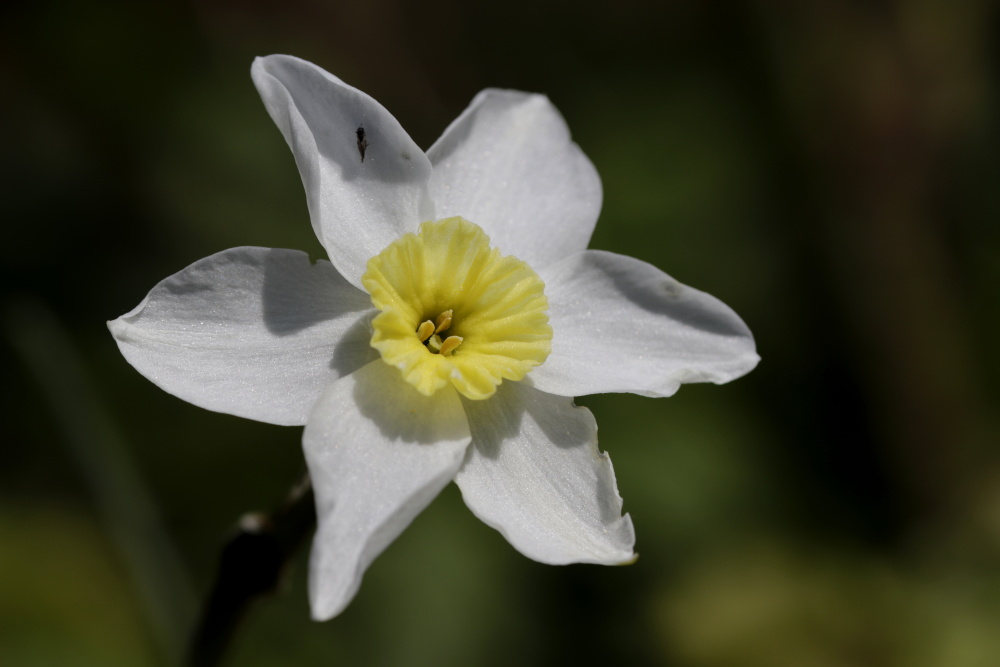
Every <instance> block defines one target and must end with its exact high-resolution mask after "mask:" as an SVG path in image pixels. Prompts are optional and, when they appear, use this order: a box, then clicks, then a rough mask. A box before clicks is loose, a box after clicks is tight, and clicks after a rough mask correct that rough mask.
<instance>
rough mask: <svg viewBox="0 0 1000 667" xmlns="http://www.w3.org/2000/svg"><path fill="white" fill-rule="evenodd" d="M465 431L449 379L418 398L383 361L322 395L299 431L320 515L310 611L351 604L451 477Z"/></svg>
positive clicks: (328, 613)
mask: <svg viewBox="0 0 1000 667" xmlns="http://www.w3.org/2000/svg"><path fill="white" fill-rule="evenodd" d="M469 439H470V436H469V427H468V423H467V422H466V419H465V414H464V413H463V411H462V404H461V402H460V401H459V399H458V394H457V393H456V392H455V391H454V390H453V389H452V388H451V387H447V388H446V389H444V390H441V391H439V392H437V393H436V394H435V395H434V396H432V397H427V396H424V395H422V394H420V393H418V392H417V390H416V389H414V388H413V387H412V386H411V385H409V384H408V383H406V382H405V381H404V380H403V379H402V376H401V375H400V373H399V371H398V370H397V369H395V368H393V367H391V366H389V365H388V364H386V363H384V362H382V361H381V360H379V361H374V362H372V363H370V364H368V365H367V366H365V367H364V368H362V369H361V370H359V371H357V372H356V373H354V374H352V375H350V376H348V377H346V378H343V379H341V380H338V381H337V382H335V383H334V384H333V386H331V387H330V389H329V390H328V391H327V392H326V393H325V394H323V397H322V398H321V399H320V400H319V402H318V403H317V404H316V409H315V410H314V411H313V413H312V415H311V416H310V417H309V423H308V424H306V429H305V435H304V436H303V438H302V442H303V445H304V447H305V453H306V461H307V462H308V464H309V474H310V476H311V477H312V483H313V488H314V489H315V491H316V511H317V513H318V516H319V521H318V527H317V530H316V537H315V539H314V540H313V548H312V557H311V560H310V566H309V568H310V569H309V595H310V599H311V602H312V614H313V618H315V619H316V620H326V619H328V618H332V617H333V616H336V615H337V614H339V613H340V612H341V611H342V610H343V609H344V607H346V606H347V603H348V602H350V601H351V598H353V597H354V594H355V593H357V591H358V587H359V586H360V585H361V577H362V575H363V574H364V572H365V570H366V569H367V568H368V566H369V565H370V564H371V562H372V561H373V560H374V559H375V557H376V556H378V555H379V554H380V553H382V551H383V550H384V549H385V548H386V547H387V546H388V545H389V543H390V542H392V541H393V540H394V539H396V536H398V535H399V534H400V533H401V532H402V531H403V529H404V528H406V527H407V526H408V525H409V524H410V522H411V521H413V519H414V517H416V516H417V514H419V513H420V511H421V510H423V509H424V507H426V506H427V505H428V504H429V503H430V501H431V500H433V499H434V497H435V496H436V495H437V494H438V492H439V491H440V490H441V489H442V488H444V486H445V485H446V484H448V482H449V481H451V479H452V478H453V477H454V476H455V472H456V471H457V470H458V468H459V466H460V465H461V464H462V459H463V457H464V455H465V450H466V449H467V447H468V444H469Z"/></svg>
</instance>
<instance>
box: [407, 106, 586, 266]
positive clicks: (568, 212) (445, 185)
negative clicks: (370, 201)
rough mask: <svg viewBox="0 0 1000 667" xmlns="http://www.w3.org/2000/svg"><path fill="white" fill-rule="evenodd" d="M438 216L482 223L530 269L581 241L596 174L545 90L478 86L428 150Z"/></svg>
mask: <svg viewBox="0 0 1000 667" xmlns="http://www.w3.org/2000/svg"><path fill="white" fill-rule="evenodd" d="M427 155H428V157H430V159H431V162H432V163H433V164H434V173H433V174H432V175H431V193H432V195H433V197H434V205H435V207H436V212H437V217H439V218H446V217H450V216H453V215H460V216H462V217H464V218H466V219H467V220H470V221H472V222H474V223H476V224H477V225H479V226H480V227H482V228H483V229H484V230H485V231H486V233H487V234H488V235H489V237H490V239H491V240H492V241H493V244H494V245H495V246H496V247H498V248H500V250H501V252H503V253H504V254H505V255H514V256H516V257H517V258H518V259H521V260H524V261H526V262H527V263H528V264H530V265H531V266H532V267H534V268H535V269H536V270H537V269H538V268H540V267H543V266H546V265H547V264H550V263H552V262H554V261H556V260H558V259H561V258H563V257H565V256H566V255H567V254H572V253H576V252H579V251H581V250H583V249H584V248H586V247H587V244H588V243H589V242H590V235H591V233H593V231H594V225H595V224H596V222H597V216H598V214H599V213H600V210H601V179H600V177H598V175H597V170H595V169H594V165H593V164H591V162H590V160H588V159H587V156H586V155H584V154H583V151H581V150H580V147H579V146H577V145H576V144H575V143H573V142H572V141H571V140H570V136H569V129H568V128H567V127H566V122H565V121H564V120H563V119H562V116H560V115H559V112H558V111H557V110H556V108H555V107H554V106H552V103H551V102H549V100H548V98H547V97H545V96H544V95H530V94H527V93H520V92H516V91H510V90H484V91H483V92H481V93H479V95H477V96H476V99H474V100H473V101H472V104H471V105H470V106H469V108H468V109H466V110H465V111H464V112H463V113H462V115H461V116H459V117H458V119H456V120H455V122H453V123H452V124H451V125H450V126H449V127H448V129H447V130H445V132H444V134H443V135H442V136H441V138H440V139H438V140H437V142H436V143H435V144H434V145H433V146H432V147H431V148H430V150H429V151H427Z"/></svg>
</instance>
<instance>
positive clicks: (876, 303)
mask: <svg viewBox="0 0 1000 667" xmlns="http://www.w3.org/2000/svg"><path fill="white" fill-rule="evenodd" d="M995 4H996V3H992V2H987V1H985V0H958V1H955V2H944V1H943V0H941V1H934V0H906V1H899V2H878V3H857V2H836V1H831V0H816V1H813V2H780V1H769V0H743V1H741V2H723V1H721V0H707V1H697V0H681V1H675V2H652V1H644V0H618V1H617V2H550V3H545V2H537V1H535V2H528V1H525V0H508V1H507V2H503V3H496V4H486V3H470V2H460V1H459V0H429V1H425V2H420V3H417V2H404V1H403V0H378V1H375V2H339V3H338V2H321V1H320V0H312V1H309V0H291V1H289V2H284V3H267V2H253V1H251V2H237V1H236V0H218V1H210V2H209V1H207V2H176V3H166V2H155V1H154V2H145V3H130V2H109V1H107V0H89V1H88V2H77V1H72V0H62V1H45V0H40V1H36V2H27V1H17V0H14V1H12V2H10V3H7V5H6V7H5V8H4V9H3V10H0V12H2V13H0V86H2V90H3V92H2V94H0V95H2V100H3V103H2V105H0V122H2V127H3V134H4V140H3V146H2V149H0V169H2V172H0V183H2V185H0V187H2V188H3V190H2V198H0V207H2V208H0V210H2V221H3V225H4V235H3V242H2V244H0V271H2V273H0V276H2V280H0V284H2V296H0V299H2V302H0V315H2V325H3V328H2V334H3V335H2V338H0V341H2V342H0V350H2V355H0V364H2V367H0V371H2V384H0V391H2V394H0V405H2V411H3V412H2V415H3V436H2V439H3V444H2V450H0V451H2V459H0V664H2V665H4V666H16V667H22V666H35V665H38V666H42V665H44V666H50V665H74V666H76V665H101V666H117V665H124V666H133V665H134V666H140V667H142V666H145V665H151V666H160V665H168V664H170V663H171V662H172V661H173V660H175V659H176V657H177V655H178V654H179V652H180V650H181V647H182V645H183V642H184V635H185V634H186V633H187V631H188V628H189V627H190V625H191V623H192V622H193V619H194V617H195V614H196V608H197V601H198V600H199V599H200V598H202V597H203V596H204V594H205V591H206V590H207V588H208V586H209V584H210V582H211V579H212V575H213V572H214V569H215V565H216V559H217V556H218V552H219V548H220V547H221V545H222V544H223V543H224V541H225V539H226V536H227V534H228V531H230V530H231V528H232V526H233V525H234V523H235V521H236V519H237V518H238V517H239V516H240V515H241V514H242V513H243V512H246V511H248V510H254V509H261V510H267V509H269V508H272V507H274V506H275V505H276V504H278V503H279V502H280V501H281V499H282V498H283V497H284V495H285V493H286V491H287V490H288V488H289V487H290V486H291V485H292V484H293V483H294V482H295V481H296V480H297V478H298V477H299V475H300V474H301V472H302V469H303V460H302V455H301V452H300V449H299V438H300V434H301V429H298V428H279V427H274V426H267V425H262V424H256V423H253V422H249V421H244V420H240V419H237V418H234V417H230V416H225V415H217V414H212V413H209V412H206V411H202V410H200V409H197V408H194V407H192V406H189V405H187V404H185V403H183V402H182V401H180V400H178V399H175V398H173V397H171V396H169V395H167V394H166V393H164V392H162V391H160V390H159V389H157V388H156V387H154V386H153V385H152V384H151V383H150V382H148V381H146V380H145V379H143V378H142V377H141V376H140V375H139V374H138V373H136V372H135V371H134V370H132V368H131V367H129V366H128V364H127V363H126V362H125V361H124V360H123V359H122V357H121V356H120V355H119V353H118V351H117V349H116V347H115V345H114V343H113V341H112V339H111V337H110V335H109V334H108V333H107V330H106V329H105V324H104V322H105V320H108V319H112V318H114V317H117V316H118V315H120V314H122V313H124V312H125V311H127V310H130V309H131V308H132V307H134V306H135V305H136V304H137V303H138V302H139V301H140V300H141V299H142V298H143V297H144V296H145V294H146V292H147V291H148V290H149V289H150V288H151V287H152V286H153V285H154V284H155V283H156V282H157V281H159V280H160V279H162V278H164V277H166V276H167V275H169V274H171V273H173V272H175V271H177V270H179V269H181V268H182V267H184V266H186V265H187V264H189V263H191V262H193V261H195V260H197V259H199V258H201V257H204V256H206V255H208V254H211V253H214V252H216V251H219V250H222V249H225V248H229V247H233V246H237V245H258V246H269V247H288V248H299V249H305V250H308V251H310V252H312V253H314V254H315V255H318V256H322V254H323V253H322V250H321V249H320V247H319V245H318V243H317V242H316V240H315V238H314V237H313V236H312V232H311V230H310V226H309V222H308V219H307V214H306V207H305V198H304V197H303V194H302V191H301V184H300V182H299V177H298V173H297V171H296V169H295V166H294V163H293V161H292V157H291V154H290V152H289V151H288V149H287V147H286V146H285V144H284V141H283V140H282V138H281V135H280V134H279V132H278V130H277V129H276V128H275V127H274V126H273V125H272V123H271V121H270V119H269V118H268V116H267V114H266V112H265V111H264V108H263V105H262V104H261V103H260V101H259V99H258V97H257V93H256V91H255V89H254V87H253V85H252V83H251V81H250V77H249V67H250V63H251V61H252V59H253V57H254V56H256V55H264V54H269V53H291V54H294V55H297V56H300V57H303V58H305V59H308V60H311V61H313V62H315V63H317V64H319V65H320V66H322V67H324V68H326V69H328V70H329V71H331V72H334V73H335V74H337V75H338V76H340V77H342V78H343V79H344V80H346V81H347V82H349V83H351V84H352V85H354V86H357V87H359V88H361V89H362V90H364V91H366V92H368V93H369V94H371V95H372V96H373V97H375V98H376V99H378V100H379V101H380V102H382V103H383V104H384V105H385V106H386V107H387V108H388V109H389V110H390V111H391V112H392V113H393V114H394V115H395V116H396V117H397V118H398V119H399V120H400V122H401V123H402V124H403V126H404V127H405V128H406V129H407V130H408V131H409V132H410V134H411V136H413V138H414V139H415V140H416V142H417V143H418V144H419V145H421V146H424V147H427V146H429V145H430V144H431V143H432V142H433V141H434V139H435V138H436V137H437V136H438V134H439V133H440V132H441V131H442V130H443V128H444V127H445V126H446V125H447V124H448V123H449V122H450V121H451V120H452V119H453V118H454V117H455V116H457V115H458V114H459V112H461V111H462V109H463V108H464V107H465V105H466V104H467V103H468V102H469V101H470V100H471V99H472V97H473V96H474V95H475V93H476V92H478V91H479V90H480V89H482V88H484V87H488V86H497V87H509V88H517V89H522V90H529V91H538V92H544V93H547V94H548V95H549V96H550V97H551V99H552V100H553V102H554V103H555V104H556V105H557V106H558V107H559V109H560V110H561V111H562V113H563V114H564V115H565V116H566V119H567V121H568V122H569V125H570V128H571V129H572V131H573V134H574V137H575V139H576V141H577V142H578V143H579V144H580V145H581V146H582V148H583V150H584V151H585V152H586V153H587V154H588V155H589V156H590V158H591V159H592V160H593V162H594V163H595V164H596V166H597V169H598V171H599V172H600V173H601V176H602V178H603V182H604V192H605V203H604V209H603V213H602V217H601V222H600V223H599V225H598V229H597V232H596V234H595V235H594V239H593V242H592V247H596V248H603V249H607V250H612V251H616V252H621V253H625V254H629V255H633V256H636V257H639V258H642V259H644V260H647V261H649V262H651V263H653V264H655V265H657V266H659V267H661V268H663V269H664V270H666V271H667V272H668V273H670V274H671V275H673V276H674V277H675V278H677V279H679V280H681V281H682V282H685V283H688V284H690V285H693V286H695V287H697V288H699V289H702V290H705V291H708V292H710V293H712V294H714V295H715V296H717V297H719V298H721V299H722V300H723V301H725V302H726V303H728V304H729V305H730V306H732V307H733V308H734V309H735V310H736V312H738V313H739V314H740V315H741V316H742V317H743V318H744V319H745V320H746V322H747V323H748V324H749V326H750V328H751V329H752V330H753V332H754V334H755V336H756V338H757V342H758V347H759V351H760V354H761V356H762V358H763V361H762V363H761V365H760V366H759V368H758V369H757V370H755V371H754V372H753V373H751V374H750V375H749V376H747V377H746V378H744V379H741V380H739V381H737V382H734V383H732V384H730V385H727V386H723V387H715V386H708V385H706V386H703V385H695V386H688V387H685V388H683V389H682V390H681V392H680V393H679V394H678V395H677V396H675V397H673V398H670V399H662V400H655V401H654V400H651V399H644V398H639V397H635V396H629V395H623V396H601V397H592V398H591V397H588V398H586V399H582V400H580V403H582V404H584V405H587V406H589V407H590V408H591V409H592V410H593V411H594V412H595V414H596V416H597V419H598V423H599V424H600V428H601V446H602V448H603V449H605V450H607V451H609V452H610V453H611V457H612V460H613V461H614V464H615V469H616V472H617V475H618V481H619V488H620V490H621V493H622V496H623V497H624V499H625V509H626V510H627V511H628V512H630V513H631V515H632V517H633V519H634V522H635V526H636V531H637V534H638V543H637V550H638V551H639V553H640V558H639V560H638V562H637V563H636V564H634V565H632V566H630V567H622V568H601V567H596V566H571V567H548V566H544V565H539V564H536V563H534V562H531V561H529V560H527V559H525V558H524V557H522V556H520V555H519V554H518V553H516V552H515V551H514V550H513V549H512V548H511V547H510V546H508V545H507V544H506V542H505V541H504V540H503V539H502V538H501V537H500V536H499V535H498V534H497V533H495V532H494V531H492V530H491V529H490V528H488V527H486V526H484V525H483V524H481V523H479V522H478V521H477V520H476V519H475V518H474V517H472V516H471V514H470V513H469V512H468V511H467V510H466V509H465V508H464V506H463V505H462V501H461V498H460V496H459V494H458V492H457V490H456V489H455V487H454V486H451V487H449V488H448V489H447V490H446V491H445V492H444V493H443V494H442V496H441V497H440V498H439V499H438V500H437V501H435V502H434V503H433V505H432V506H431V507H430V508H429V509H428V510H427V511H425V512H424V513H423V514H422V515H421V516H420V517H419V518H418V519H417V520H416V521H415V523H414V524H413V526H412V527H411V528H410V529H409V530H407V531H406V532H405V533H404V535H403V536H402V537H401V538H400V539H399V540H397V541H396V543H394V544H393V545H392V546H391V547H390V548H389V549H388V551H387V552H386V553H385V554H384V555H383V556H382V557H380V558H379V559H378V560H377V561H376V562H375V564H374V566H373V567H372V568H371V569H370V571H369V572H368V574H367V575H366V578H365V582H364V585H363V586H362V588H361V592H360V594H359V596H358V597H357V598H356V600H355V601H354V603H353V604H352V605H351V606H350V607H349V608H348V610H347V611H346V612H345V613H344V614H343V615H342V616H340V617H339V618H337V619H335V620H333V621H331V622H328V623H323V624H317V623H313V622H311V621H310V620H309V618H308V607H307V602H306V595H305V576H304V562H305V561H304V556H305V551H306V550H305V549H303V551H302V553H301V554H300V557H299V559H298V560H297V561H296V563H295V566H294V568H293V570H292V571H291V573H290V575H289V577H288V580H287V582H286V585H285V586H284V588H283V590H282V592H281V593H280V594H279V595H277V596H275V597H273V598H270V599H267V600H266V601H264V602H263V603H261V604H259V605H257V606H256V607H254V608H253V610H252V613H251V614H250V615H249V616H248V617H247V619H246V622H245V624H244V626H243V627H242V629H241V631H240V634H239V635H238V637H237V641H236V644H235V645H234V646H233V649H232V651H231V654H230V656H229V657H230V664H232V665H247V666H251V667H254V666H266V665H267V666H269V665H292V664H303V665H312V664H324V665H328V664H341V665H445V666H449V665H507V664H514V663H517V664H524V665H554V664H629V665H680V666H692V667H698V666H705V667H729V666H734V667H735V666H740V667H742V666H749V667H756V666H760V667H786V666H787V667H792V666H817V667H840V666H844V667H847V666H873V667H875V666H899V667H911V666H913V667H925V666H926V667H965V666H970V667H971V666H982V667H987V666H991V665H997V664H1000V457H998V451H997V447H996V445H997V443H998V442H1000V423H998V421H1000V418H998V414H997V413H998V412H1000V411H997V410H996V404H997V402H998V401H997V398H998V393H1000V384H998V381H997V377H998V375H1000V373H998V371H1000V354H998V351H997V350H998V346H997V340H998V337H1000V336H998V334H1000V317H998V311H1000V226H998V224H997V221H998V219H1000V188H998V183H1000V134H998V131H1000V127H998V121H1000V114H998V108H997V103H998V100H997V84H998V81H1000V79H998V72H997V66H998V60H1000V49H998V42H997V37H998V29H997V28H998V24H997V21H996V19H997V18H998V17H997V7H996V6H995Z"/></svg>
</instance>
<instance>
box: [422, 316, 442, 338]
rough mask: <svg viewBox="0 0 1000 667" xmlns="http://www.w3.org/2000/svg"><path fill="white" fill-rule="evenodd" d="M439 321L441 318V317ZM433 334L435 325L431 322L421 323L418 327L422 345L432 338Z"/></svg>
mask: <svg viewBox="0 0 1000 667" xmlns="http://www.w3.org/2000/svg"><path fill="white" fill-rule="evenodd" d="M438 319H441V318H440V317H439V318H438ZM432 333H434V323H433V322H431V321H430V320H426V321H424V322H421V323H420V326H419V327H417V338H419V339H420V342H421V343H423V342H424V341H425V340H427V339H428V338H430V337H431V334H432Z"/></svg>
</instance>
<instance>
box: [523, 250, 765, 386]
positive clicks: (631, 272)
mask: <svg viewBox="0 0 1000 667" xmlns="http://www.w3.org/2000/svg"><path fill="white" fill-rule="evenodd" d="M539 273H540V275H541V277H542V279H543V280H544V281H545V294H546V296H548V298H549V321H550V323H551V324H552V331H553V335H552V353H551V354H550V355H549V358H548V359H547V360H546V361H545V363H544V364H542V365H541V366H540V367H538V368H536V369H535V370H533V371H532V373H531V380H532V382H533V383H534V385H535V386H536V387H538V388H539V389H542V390H544V391H548V392H551V393H553V394H559V395H560V396H583V395H586V394H596V393H607V392H632V393H635V394H641V395H643V396H670V395H671V394H673V393H674V392H676V391H677V389H678V388H679V387H680V385H681V383H682V382H714V383H716V384H721V383H723V382H728V381H730V380H733V379H735V378H737V377H739V376H741V375H743V374H745V373H748V372H749V371H750V370H751V369H753V367H754V366H756V365H757V362H758V361H759V360H760V357H758V356H757V352H756V348H755V345H754V340H753V336H752V335H751V333H750V330H749V329H748V328H747V325H746V324H744V323H743V320H741V319H740V318H739V316H737V315H736V313H734V312H733V311H732V310H731V309H730V308H729V307H728V306H726V305H725V304H724V303H722V302H721V301H719V300H718V299H716V298H715V297H713V296H711V295H709V294H705V293H704V292H699V291H698V290H696V289H693V288H691V287H687V286H686V285H682V284H680V283H679V282H677V281H676V280H674V279H673V278H671V277H670V276H668V275H667V274H665V273H663V272H662V271H660V270H659V269H657V268H656V267H655V266H652V265H650V264H647V263H645V262H642V261H639V260H637V259H633V258H631V257H624V256H622V255H616V254H614V253H610V252H602V251H598V250H588V251H586V252H584V253H581V254H579V255H576V256H574V257H569V258H567V259H566V260H564V261H562V262H560V263H558V264H556V265H553V266H550V267H548V268H547V269H545V270H543V271H540V272H539Z"/></svg>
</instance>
